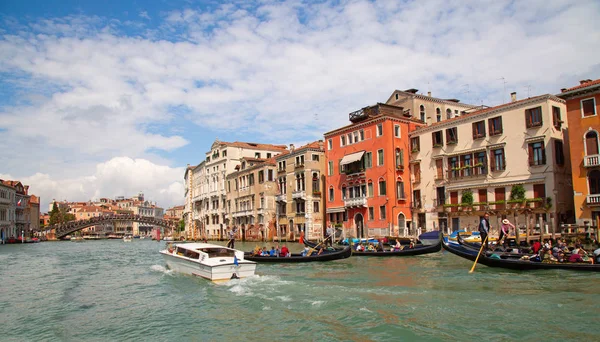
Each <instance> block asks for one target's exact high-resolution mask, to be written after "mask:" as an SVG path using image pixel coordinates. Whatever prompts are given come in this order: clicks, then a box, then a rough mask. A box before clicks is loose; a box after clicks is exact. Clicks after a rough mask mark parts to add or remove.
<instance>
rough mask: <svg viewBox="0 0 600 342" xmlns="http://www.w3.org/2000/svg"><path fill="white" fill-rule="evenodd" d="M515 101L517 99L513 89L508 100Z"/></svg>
mask: <svg viewBox="0 0 600 342" xmlns="http://www.w3.org/2000/svg"><path fill="white" fill-rule="evenodd" d="M515 101H517V92H515V91H513V92H512V93H510V102H515Z"/></svg>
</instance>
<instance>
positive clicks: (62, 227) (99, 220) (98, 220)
mask: <svg viewBox="0 0 600 342" xmlns="http://www.w3.org/2000/svg"><path fill="white" fill-rule="evenodd" d="M117 221H135V222H139V223H146V224H150V225H153V226H159V227H163V228H168V229H174V228H176V227H177V224H176V223H174V222H171V221H167V220H163V219H160V218H154V217H144V216H139V215H114V216H101V217H92V218H91V219H89V220H80V221H71V222H66V223H57V224H53V225H49V226H46V227H44V228H43V229H54V230H55V232H56V238H57V239H60V238H62V237H65V236H66V235H69V234H71V233H74V232H76V231H78V230H81V229H84V228H88V227H92V226H96V225H100V224H103V223H108V222H117Z"/></svg>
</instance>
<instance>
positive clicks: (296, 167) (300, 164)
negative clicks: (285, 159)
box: [294, 163, 304, 169]
mask: <svg viewBox="0 0 600 342" xmlns="http://www.w3.org/2000/svg"><path fill="white" fill-rule="evenodd" d="M303 167H304V163H299V164H295V165H294V169H301V168H303Z"/></svg>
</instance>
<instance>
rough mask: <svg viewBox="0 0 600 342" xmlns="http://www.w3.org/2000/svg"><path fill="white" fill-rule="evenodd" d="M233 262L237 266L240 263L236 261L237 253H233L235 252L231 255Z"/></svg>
mask: <svg viewBox="0 0 600 342" xmlns="http://www.w3.org/2000/svg"><path fill="white" fill-rule="evenodd" d="M233 264H234V265H236V266H239V265H240V264H239V263H238V258H237V255H235V254H234V255H233Z"/></svg>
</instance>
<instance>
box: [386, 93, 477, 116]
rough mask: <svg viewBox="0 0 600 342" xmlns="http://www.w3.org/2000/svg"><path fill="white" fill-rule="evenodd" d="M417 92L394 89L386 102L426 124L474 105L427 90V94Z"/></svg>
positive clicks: (471, 107) (457, 113) (467, 109)
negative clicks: (433, 94) (438, 96)
mask: <svg viewBox="0 0 600 342" xmlns="http://www.w3.org/2000/svg"><path fill="white" fill-rule="evenodd" d="M417 92H418V90H417V89H407V90H404V91H400V90H395V91H394V92H393V93H392V95H390V97H389V98H388V100H387V101H386V104H389V105H393V106H396V107H402V108H404V110H405V111H406V112H407V113H408V114H409V115H410V116H411V117H412V118H414V119H417V120H419V121H421V122H424V123H425V124H426V125H431V124H433V123H436V122H442V121H445V120H449V119H452V118H455V117H457V116H460V115H462V114H463V112H465V111H469V110H472V109H473V108H475V107H476V106H473V105H470V104H466V103H460V101H459V100H457V99H440V98H436V97H433V96H432V95H431V92H428V93H427V96H425V95H423V94H417Z"/></svg>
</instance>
